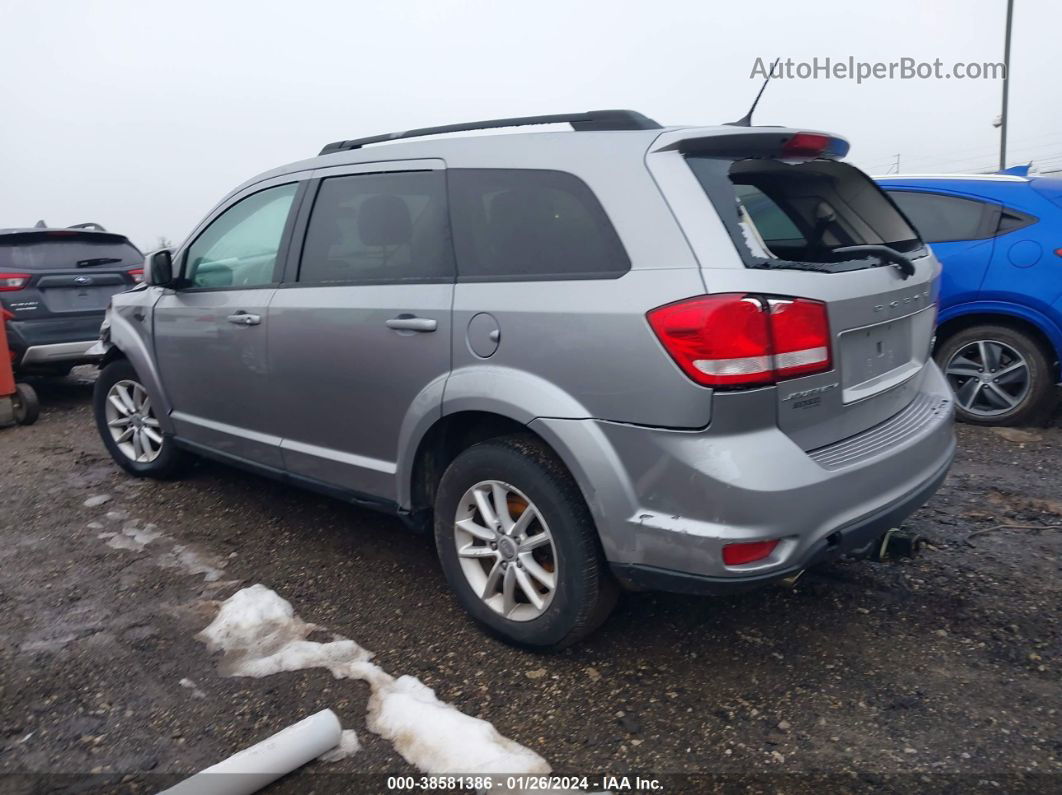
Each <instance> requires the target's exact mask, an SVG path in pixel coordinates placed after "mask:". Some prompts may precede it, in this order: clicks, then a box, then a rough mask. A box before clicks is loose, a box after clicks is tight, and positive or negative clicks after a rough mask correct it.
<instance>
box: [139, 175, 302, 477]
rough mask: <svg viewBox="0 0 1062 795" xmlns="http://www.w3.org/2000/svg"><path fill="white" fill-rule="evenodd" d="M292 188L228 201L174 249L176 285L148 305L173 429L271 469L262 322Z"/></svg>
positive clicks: (273, 457)
mask: <svg viewBox="0 0 1062 795" xmlns="http://www.w3.org/2000/svg"><path fill="white" fill-rule="evenodd" d="M297 189H298V185H297V183H287V184H283V185H276V186H274V187H270V188H266V189H265V190H258V191H257V192H253V193H250V195H247V196H244V197H243V198H241V199H239V200H238V201H237V202H236V203H234V204H231V205H229V206H228V207H227V208H226V209H225V210H223V211H222V212H221V213H220V214H219V215H217V216H216V217H215V218H214V219H213V220H212V221H210V223H209V224H208V225H207V226H206V228H204V229H203V230H202V231H201V232H200V233H199V234H198V236H197V237H195V239H194V240H193V242H192V243H191V245H189V246H188V247H187V248H186V249H185V251H184V252H183V254H182V255H181V256H179V257H178V261H179V262H181V263H182V265H181V279H180V282H179V287H178V289H176V290H167V291H166V293H165V294H164V295H163V296H162V297H161V298H160V299H159V301H158V303H157V304H156V306H155V328H154V332H155V355H156V358H157V361H158V366H159V372H160V375H161V378H162V383H163V386H164V387H165V389H166V392H167V394H168V395H169V397H170V400H171V402H172V405H173V420H174V426H175V428H176V430H177V435H178V436H179V437H180V438H182V439H185V440H187V441H190V442H193V443H196V444H199V445H203V446H205V447H208V448H211V449H212V450H215V451H217V452H220V453H224V454H226V455H230V456H234V457H236V458H240V459H244V460H247V461H252V462H255V463H258V464H264V465H266V466H271V467H275V468H277V469H280V468H281V467H282V461H281V457H280V446H279V442H280V440H279V438H278V436H277V434H276V429H275V428H273V427H271V424H270V422H271V419H270V414H269V411H268V403H269V402H270V385H271V382H270V374H269V359H268V356H267V348H266V326H265V322H266V318H267V313H268V310H269V304H270V301H271V300H272V298H273V295H274V294H275V292H276V284H277V282H278V279H279V273H280V269H281V267H282V266H283V263H282V261H281V260H282V259H283V257H282V253H283V252H284V251H285V249H286V244H287V240H288V237H289V236H290V223H289V219H290V217H291V216H292V207H293V205H294V199H295V195H296V192H297Z"/></svg>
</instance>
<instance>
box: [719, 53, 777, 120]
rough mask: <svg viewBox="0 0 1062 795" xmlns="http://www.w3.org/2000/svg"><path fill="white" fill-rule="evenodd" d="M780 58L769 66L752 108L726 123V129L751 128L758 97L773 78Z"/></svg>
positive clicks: (758, 100) (758, 102)
mask: <svg viewBox="0 0 1062 795" xmlns="http://www.w3.org/2000/svg"><path fill="white" fill-rule="evenodd" d="M781 60H782V59H781V58H775V59H774V63H772V64H771V70H770V71H769V72H768V73H767V77H766V78H765V79H764V81H763V85H762V86H760V93H758V94H757V95H756V99H754V100H753V101H752V107H751V108H749V112H748V113H746V114H745V115H744V116H742V117H741V118H740V119H738V120H737V121H731V122H727V126H728V127H751V126H752V113H753V111H755V110H756V106H757V105H759V104H760V97H762V96H763V90H764V89H765V88H767V84H768V83H770V82H771V78H772V77H774V68H775V67H776V66H778V62H779V61H781Z"/></svg>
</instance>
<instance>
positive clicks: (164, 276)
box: [144, 248, 173, 287]
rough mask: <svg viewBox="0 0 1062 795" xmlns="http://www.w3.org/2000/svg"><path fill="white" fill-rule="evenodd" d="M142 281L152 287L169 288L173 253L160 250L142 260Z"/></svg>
mask: <svg viewBox="0 0 1062 795" xmlns="http://www.w3.org/2000/svg"><path fill="white" fill-rule="evenodd" d="M144 281H145V282H147V283H148V284H150V285H152V286H154V287H170V286H171V285H172V284H173V252H171V251H170V250H169V249H168V248H160V249H159V250H158V251H154V252H152V253H151V254H148V255H147V257H145V259H144Z"/></svg>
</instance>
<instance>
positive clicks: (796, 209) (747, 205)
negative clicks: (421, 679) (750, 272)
mask: <svg viewBox="0 0 1062 795" xmlns="http://www.w3.org/2000/svg"><path fill="white" fill-rule="evenodd" d="M687 161H688V163H689V165H690V168H691V169H692V171H693V173H694V175H695V176H696V177H697V180H698V181H699V182H700V184H701V187H703V188H704V190H705V192H706V193H707V194H708V197H709V198H710V199H711V200H712V203H713V205H714V206H715V208H716V210H717V211H718V212H719V216H720V217H721V218H722V219H723V222H724V224H725V225H726V227H727V229H728V231H729V232H730V234H731V237H732V238H733V239H734V242H735V244H736V245H737V247H738V250H739V251H740V252H741V254H742V258H743V259H744V260H745V264H746V265H749V266H754V267H771V266H773V267H786V263H793V264H795V265H796V266H799V264H801V263H808V264H818V263H839V262H844V261H846V260H857V261H858V260H860V259H863V260H865V259H868V257H867V255H863V254H860V255H851V254H846V253H844V252H843V251H839V249H844V248H847V247H849V246H864V245H876V246H882V245H884V246H888V247H889V248H891V249H893V250H895V251H897V252H900V253H901V254H911V253H913V252H917V251H918V250H920V249H921V248H922V241H921V240H920V239H919V237H918V233H917V232H915V230H914V229H912V228H911V225H910V224H908V223H907V221H906V220H905V219H904V217H903V215H902V214H901V213H900V212H898V211H897V210H896V207H895V206H894V205H893V204H892V202H890V201H889V199H888V198H887V197H886V196H885V194H884V193H882V191H881V189H880V188H878V186H877V185H876V184H875V183H874V182H873V180H871V179H870V178H869V177H868V176H866V175H865V174H864V173H863V172H862V171H860V170H859V169H857V168H855V167H853V166H850V165H848V164H847V163H840V162H837V161H833V160H811V161H807V162H802V163H787V162H782V161H779V160H771V159H748V160H732V159H727V158H719V157H707V156H703V155H690V156H688V157H687ZM870 259H873V257H872V256H871V257H870ZM868 264H870V263H866V264H861V265H858V264H857V265H853V266H852V267H848V268H838V269H843V270H850V269H852V268H854V267H867V265H868ZM821 269H822V270H826V269H827V268H821ZM831 269H832V268H831Z"/></svg>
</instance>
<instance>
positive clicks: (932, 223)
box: [878, 173, 1062, 425]
mask: <svg viewBox="0 0 1062 795" xmlns="http://www.w3.org/2000/svg"><path fill="white" fill-rule="evenodd" d="M878 183H879V184H880V186H881V187H882V188H883V189H884V190H885V191H886V192H887V193H888V194H889V195H890V196H891V197H892V199H893V201H895V202H896V204H897V206H899V208H900V209H901V210H902V211H903V212H904V214H905V215H906V216H907V217H908V219H909V220H910V221H911V222H912V223H913V224H914V226H915V227H916V228H917V229H918V231H919V233H920V234H921V236H922V238H923V239H924V240H925V241H926V242H928V243H930V244H932V247H933V252H934V253H935V254H936V255H937V258H938V259H939V260H940V261H941V263H942V265H943V267H944V274H943V279H942V283H941V295H940V308H939V309H940V314H939V317H938V320H937V322H938V328H937V342H936V348H935V352H934V356H935V358H936V359H937V361H938V363H939V364H940V367H941V369H942V370H944V373H945V374H946V376H947V378H948V381H949V383H950V384H951V387H952V389H953V390H954V391H955V395H956V403H957V411H958V416H959V419H961V420H965V421H966V422H972V423H977V424H980V425H1027V424H1036V423H1038V422H1041V421H1043V420H1044V419H1046V417H1047V416H1048V415H1050V413H1051V411H1052V410H1053V409H1054V406H1055V402H1056V399H1057V394H1058V393H1057V390H1056V389H1055V386H1056V384H1057V383H1058V382H1059V379H1060V373H1059V360H1060V359H1062V179H1054V178H1048V177H1036V176H1033V177H1030V176H1027V175H1024V174H1014V173H1004V174H993V175H978V176H958V175H947V176H944V175H942V176H888V177H879V178H878Z"/></svg>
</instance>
